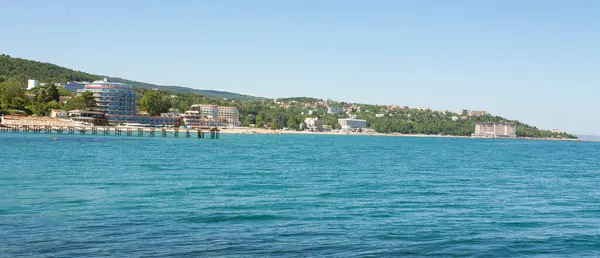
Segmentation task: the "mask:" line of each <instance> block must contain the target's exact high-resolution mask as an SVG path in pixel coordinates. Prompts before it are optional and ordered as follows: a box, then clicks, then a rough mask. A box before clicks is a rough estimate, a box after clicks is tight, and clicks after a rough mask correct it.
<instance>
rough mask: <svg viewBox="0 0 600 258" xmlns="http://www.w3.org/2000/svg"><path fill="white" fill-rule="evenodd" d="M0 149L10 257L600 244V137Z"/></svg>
mask: <svg viewBox="0 0 600 258" xmlns="http://www.w3.org/2000/svg"><path fill="white" fill-rule="evenodd" d="M53 137H60V140H58V141H56V140H53V139H52V138H53ZM0 154H1V156H0V257H530V256H537V257H597V256H600V143H588V142H561V141H523V140H501V139H498V140H493V139H452V138H424V137H386V136H352V135H350V136H341V135H227V134H221V139H218V140H211V139H197V138H162V137H155V138H152V137H127V136H121V137H113V136H91V135H89V136H80V135H61V136H57V135H45V134H21V133H0Z"/></svg>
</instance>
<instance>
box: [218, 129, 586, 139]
mask: <svg viewBox="0 0 600 258" xmlns="http://www.w3.org/2000/svg"><path fill="white" fill-rule="evenodd" d="M219 132H220V133H221V134H257V135H265V134H267V135H279V134H288V135H290V134H296V135H340V136H344V135H346V136H348V135H355V136H391V137H426V138H465V139H504V138H484V137H472V136H459V135H435V134H401V133H391V134H386V133H377V132H366V133H358V132H343V133H340V132H333V131H329V132H310V131H291V130H273V129H262V128H220V131H219ZM507 139H511V140H530V141H531V140H535V141H570V142H586V141H582V140H581V139H562V138H524V137H521V138H507Z"/></svg>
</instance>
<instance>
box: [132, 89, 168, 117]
mask: <svg viewBox="0 0 600 258" xmlns="http://www.w3.org/2000/svg"><path fill="white" fill-rule="evenodd" d="M139 104H140V108H141V109H143V110H145V111H147V112H148V113H149V114H150V115H151V116H156V115H160V113H165V112H168V111H169V108H171V100H170V99H169V98H168V97H167V96H163V95H162V94H160V92H158V91H146V92H145V93H144V96H142V98H141V99H140V101H139Z"/></svg>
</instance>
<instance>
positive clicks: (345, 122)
mask: <svg viewBox="0 0 600 258" xmlns="http://www.w3.org/2000/svg"><path fill="white" fill-rule="evenodd" d="M338 123H339V124H340V126H342V130H345V131H348V130H354V129H363V128H367V120H363V119H355V118H343V119H338Z"/></svg>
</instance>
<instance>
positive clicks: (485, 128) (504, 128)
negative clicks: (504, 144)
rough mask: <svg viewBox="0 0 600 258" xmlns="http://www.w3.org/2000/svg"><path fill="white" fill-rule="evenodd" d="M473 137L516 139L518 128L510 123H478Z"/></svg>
mask: <svg viewBox="0 0 600 258" xmlns="http://www.w3.org/2000/svg"><path fill="white" fill-rule="evenodd" d="M473 137H485V138H516V137H517V126H516V125H514V124H510V123H504V122H499V123H478V124H476V125H475V133H474V134H473Z"/></svg>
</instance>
